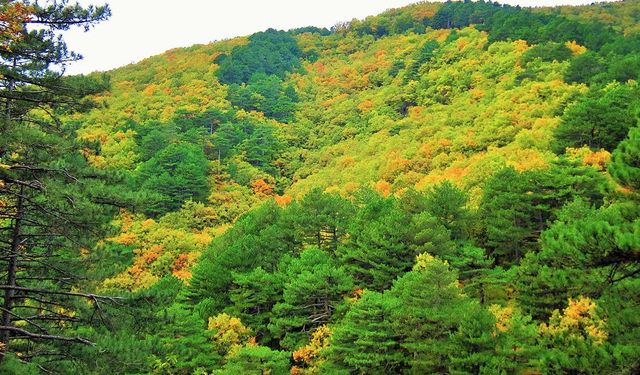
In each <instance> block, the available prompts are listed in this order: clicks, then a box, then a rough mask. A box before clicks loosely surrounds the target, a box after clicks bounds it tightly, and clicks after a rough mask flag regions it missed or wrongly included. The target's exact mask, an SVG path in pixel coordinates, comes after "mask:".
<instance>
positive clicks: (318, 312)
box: [269, 248, 353, 349]
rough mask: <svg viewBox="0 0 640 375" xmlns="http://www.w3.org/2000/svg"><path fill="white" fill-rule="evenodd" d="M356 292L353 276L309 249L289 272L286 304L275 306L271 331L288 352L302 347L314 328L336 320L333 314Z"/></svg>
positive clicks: (283, 302) (326, 257) (322, 253)
mask: <svg viewBox="0 0 640 375" xmlns="http://www.w3.org/2000/svg"><path fill="white" fill-rule="evenodd" d="M352 290H353V281H352V279H351V277H349V275H348V274H347V273H346V272H345V271H344V269H342V268H341V267H338V266H337V265H336V262H335V261H334V260H333V259H332V258H331V257H330V256H329V254H327V253H326V252H324V251H322V250H320V249H318V248H309V249H307V250H305V251H304V252H303V253H302V254H300V258H297V259H294V260H293V261H292V262H291V264H290V265H289V267H288V269H287V282H286V283H285V286H284V291H283V301H282V302H280V303H278V304H276V305H275V306H274V307H273V312H272V318H271V323H270V324H269V329H270V330H271V332H272V333H273V335H274V336H275V337H279V338H281V340H280V345H281V346H282V347H284V348H287V349H294V348H297V347H298V346H300V345H301V344H302V343H303V342H304V341H305V340H306V339H307V338H308V335H309V334H310V332H311V331H312V330H313V328H316V327H319V326H321V325H323V324H327V323H330V322H332V321H333V313H334V311H335V310H336V309H337V308H338V306H339V305H340V304H341V303H342V302H343V299H344V296H345V295H346V294H347V293H349V292H351V291H352Z"/></svg>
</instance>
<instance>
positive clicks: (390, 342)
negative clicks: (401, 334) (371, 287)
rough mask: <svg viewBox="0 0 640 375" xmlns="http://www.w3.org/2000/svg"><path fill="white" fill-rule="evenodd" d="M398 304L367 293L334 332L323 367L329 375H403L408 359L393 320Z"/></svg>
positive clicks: (384, 296) (350, 309) (392, 300)
mask: <svg viewBox="0 0 640 375" xmlns="http://www.w3.org/2000/svg"><path fill="white" fill-rule="evenodd" d="M398 307H399V306H398V305H397V301H396V300H394V299H391V298H388V297H387V296H386V295H383V294H382V293H378V292H372V291H365V292H364V294H363V295H362V297H361V298H360V299H359V300H358V301H357V302H355V303H354V304H353V305H352V306H350V308H349V311H348V312H347V313H346V315H345V317H344V318H343V319H342V320H341V321H340V323H339V324H337V325H336V326H335V328H334V332H333V336H332V338H331V345H330V346H329V349H328V351H327V353H326V354H325V356H326V359H327V363H325V364H324V365H323V367H324V368H325V371H326V372H327V373H330V372H336V373H339V372H340V371H344V372H345V373H353V372H355V373H359V374H388V373H389V372H393V373H399V372H400V370H401V369H402V368H403V366H404V362H405V356H404V354H403V352H402V350H401V348H400V343H399V341H398V337H397V336H396V334H395V332H394V330H393V326H392V321H391V319H390V318H391V316H392V313H393V311H394V310H395V309H397V308H398Z"/></svg>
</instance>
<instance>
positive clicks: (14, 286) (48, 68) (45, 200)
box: [0, 1, 122, 368]
mask: <svg viewBox="0 0 640 375" xmlns="http://www.w3.org/2000/svg"><path fill="white" fill-rule="evenodd" d="M0 15H2V18H3V19H6V18H9V19H11V22H10V23H11V25H12V29H11V30H9V31H10V32H7V31H5V30H2V31H1V37H2V40H1V41H2V45H1V48H0V107H1V111H2V114H1V115H0V133H1V134H2V137H1V138H0V203H1V204H0V269H1V271H0V272H1V274H2V277H3V280H2V283H1V285H0V289H1V291H2V297H1V302H0V310H1V311H2V317H1V319H2V321H1V322H0V351H1V352H0V355H1V358H2V360H5V359H6V357H7V356H8V353H16V352H19V353H20V359H21V360H25V361H29V360H30V361H33V362H35V363H36V364H38V363H39V359H38V356H39V355H40V354H46V358H47V361H48V362H51V360H50V359H51V358H56V359H58V358H63V359H64V358H65V356H66V353H67V352H68V348H69V345H68V344H69V343H85V344H88V343H89V342H88V341H87V340H85V339H83V338H81V337H78V336H77V335H75V334H74V333H73V331H74V330H75V328H76V327H77V326H78V325H80V324H81V323H82V322H84V319H83V316H82V311H83V310H86V309H87V304H86V303H83V304H78V301H77V300H78V299H79V298H80V299H85V300H86V301H88V302H89V305H91V306H92V308H91V309H92V310H94V311H93V314H92V316H93V318H94V319H95V320H98V319H99V317H100V316H101V311H102V310H101V303H102V302H104V301H105V300H106V299H109V298H106V297H101V296H97V295H94V294H90V293H82V292H79V291H78V288H77V285H78V280H79V278H80V277H81V276H82V275H81V274H82V272H83V271H82V269H83V267H82V264H81V263H82V256H83V248H86V247H88V246H90V244H91V243H90V241H91V238H93V237H94V235H97V234H99V233H100V228H101V226H102V225H103V223H104V222H105V220H106V219H107V218H108V217H109V214H110V212H109V211H110V210H108V209H105V207H107V206H106V205H105V204H107V205H109V206H117V205H121V204H122V202H120V200H119V199H114V198H113V197H115V194H112V192H110V191H109V189H108V188H106V187H105V186H106V184H105V179H104V178H103V177H102V176H101V174H100V173H98V172H97V171H95V170H93V169H92V168H90V167H89V165H88V163H87V161H86V160H85V158H84V156H83V155H82V154H81V152H80V150H81V145H80V144H78V142H77V141H76V136H75V131H74V130H75V129H74V128H73V127H72V126H69V125H63V124H62V123H61V122H60V121H59V116H60V115H62V114H64V113H70V112H73V111H76V110H79V109H83V108H86V107H87V105H88V104H90V103H88V102H86V101H84V100H83V99H82V98H83V97H84V96H85V95H87V94H90V93H94V92H97V91H99V90H101V89H103V88H104V85H103V83H102V82H98V81H97V80H93V79H87V78H85V77H70V78H69V77H64V76H63V72H64V68H65V66H66V65H67V64H68V63H70V62H72V61H75V60H78V59H79V58H80V56H78V55H76V54H74V53H73V52H70V51H68V49H67V47H66V45H65V43H64V41H63V40H62V39H61V38H59V37H58V35H57V33H59V32H60V31H64V30H68V29H69V28H71V27H73V26H82V27H84V28H85V29H89V28H90V27H91V26H93V25H94V24H96V23H98V22H100V21H102V20H105V19H106V18H108V17H109V15H110V10H109V8H108V7H107V6H100V7H94V6H88V7H86V8H83V7H81V6H79V5H77V4H76V5H71V4H68V3H67V1H56V2H39V3H36V2H30V1H22V2H13V1H0ZM84 146H85V147H89V146H90V145H84ZM86 301H82V302H86ZM1 366H2V364H1V363H0V367H1ZM38 366H41V365H39V364H38ZM41 368H43V367H42V366H41Z"/></svg>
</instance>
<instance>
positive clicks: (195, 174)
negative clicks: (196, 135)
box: [137, 143, 209, 215]
mask: <svg viewBox="0 0 640 375" xmlns="http://www.w3.org/2000/svg"><path fill="white" fill-rule="evenodd" d="M207 164H208V161H207V159H206V157H205V155H204V151H203V150H202V148H201V147H200V146H197V145H194V144H189V143H172V144H170V145H168V146H167V147H165V148H164V149H162V150H161V151H160V152H158V153H157V154H155V155H154V156H153V157H152V158H151V159H149V160H148V161H146V162H145V163H143V164H142V165H141V166H140V170H139V171H138V175H137V179H138V185H139V186H140V187H141V188H142V189H144V190H147V191H150V192H153V193H156V194H158V195H159V199H158V202H156V203H155V204H154V205H153V206H151V207H149V208H147V209H146V212H148V213H150V214H152V215H160V214H163V213H167V212H169V211H175V210H177V209H179V208H180V207H181V206H182V204H183V203H184V202H186V201H187V200H194V201H203V200H205V199H206V197H207V193H208V190H209V188H208V182H207V169H208V166H207Z"/></svg>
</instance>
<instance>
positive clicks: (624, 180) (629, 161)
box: [609, 127, 640, 192]
mask: <svg viewBox="0 0 640 375" xmlns="http://www.w3.org/2000/svg"><path fill="white" fill-rule="evenodd" d="M609 173H611V176H613V178H615V179H616V181H618V182H619V183H620V184H621V185H622V186H626V187H628V188H631V189H633V190H634V191H636V192H637V191H638V190H640V128H639V127H635V128H631V129H630V130H629V135H627V138H626V139H625V140H623V141H622V142H620V144H618V147H616V149H615V150H614V151H613V154H612V155H611V163H610V164H609Z"/></svg>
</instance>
